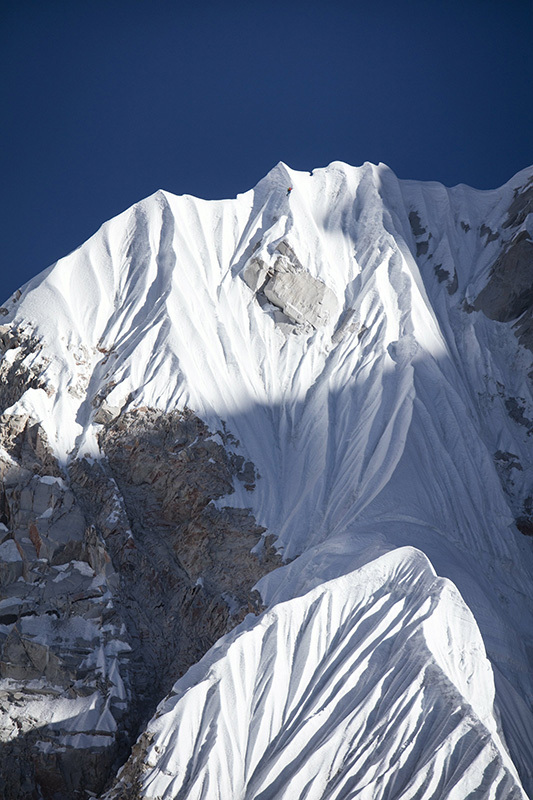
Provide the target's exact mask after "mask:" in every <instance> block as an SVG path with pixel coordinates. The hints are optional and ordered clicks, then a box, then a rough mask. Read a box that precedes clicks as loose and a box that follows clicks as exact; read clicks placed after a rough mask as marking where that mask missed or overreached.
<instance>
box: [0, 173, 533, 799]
mask: <svg viewBox="0 0 533 800" xmlns="http://www.w3.org/2000/svg"><path fill="white" fill-rule="evenodd" d="M528 177H529V173H527V172H524V173H520V174H519V175H518V176H516V177H515V178H514V179H513V180H512V181H510V182H509V184H507V185H506V186H504V187H502V188H501V189H499V190H495V191H492V192H477V191H475V190H472V189H468V188H467V187H456V188H455V189H445V188H444V187H442V186H441V185H439V184H419V183H416V182H409V181H398V180H397V179H396V177H395V176H394V175H393V174H392V173H391V172H390V170H388V169H387V168H386V167H385V166H383V165H380V166H379V167H375V166H373V165H370V164H365V165H364V166H363V167H361V168H352V167H349V166H347V165H345V164H341V163H334V164H331V165H330V166H329V167H327V168H325V169H320V170H315V171H314V172H313V173H312V174H308V173H299V172H295V171H293V170H290V169H289V168H287V167H285V165H283V164H280V165H278V166H277V167H276V168H275V169H274V170H272V172H271V173H269V175H267V176H266V178H264V179H263V180H262V181H261V182H260V183H259V184H258V186H257V187H256V188H255V189H254V190H252V191H249V192H247V193H245V194H243V195H239V196H238V197H237V198H236V199H235V200H227V201H216V202H215V201H213V202H206V201H202V200H197V199H195V198H192V197H187V196H185V197H175V196H173V195H170V194H168V193H164V192H158V193H156V194H155V195H154V196H152V197H150V198H148V199H147V200H144V201H142V202H141V203H139V204H137V205H136V206H134V207H133V208H132V209H130V210H129V211H127V212H125V213H123V214H121V215H120V216H119V217H117V218H115V219H113V220H111V221H110V222H109V223H106V224H105V225H104V226H103V227H102V229H101V230H100V231H99V232H98V233H97V234H95V236H93V237H92V238H91V239H90V240H89V241H88V242H87V243H86V244H85V245H83V246H82V247H81V248H80V249H79V250H77V251H75V252H74V253H72V254H70V255H69V256H67V257H66V258H64V259H62V260H61V261H59V262H58V263H57V264H56V265H55V266H54V267H52V268H51V269H50V270H49V271H48V272H47V273H45V274H44V275H42V276H39V277H38V278H36V279H35V280H34V281H32V282H30V284H28V285H27V286H26V287H24V290H23V293H22V297H21V298H20V300H18V301H17V302H11V301H10V302H9V303H8V304H7V308H8V311H9V314H8V316H6V317H5V319H4V320H2V322H4V323H7V324H9V323H11V321H13V322H14V323H16V324H23V325H26V326H28V325H29V326H30V327H31V328H32V329H33V330H34V331H35V332H36V333H37V335H39V336H41V337H42V338H43V340H44V342H45V349H44V350H43V351H41V353H40V354H37V355H36V356H35V359H40V360H41V370H42V371H43V374H44V377H45V378H46V380H47V381H48V392H45V391H44V390H43V389H32V390H30V391H28V392H26V394H25V395H24V396H23V397H22V399H21V400H20V401H19V402H18V403H17V404H16V405H15V406H13V407H12V408H11V409H10V412H12V413H20V412H23V411H26V412H30V413H32V415H34V416H36V417H37V418H38V419H40V420H42V423H43V425H44V427H45V429H46V431H47V433H48V437H49V439H50V442H51V443H52V446H53V447H54V448H55V450H56V452H57V454H58V455H59V456H60V458H63V459H66V458H68V457H75V456H83V455H89V456H91V457H94V458H97V457H98V456H99V450H98V444H97V438H96V434H97V431H98V429H99V425H98V424H96V423H95V421H94V415H95V408H94V405H93V400H94V399H95V398H98V397H102V396H103V395H105V397H106V403H107V404H108V405H109V406H111V407H114V408H117V409H118V408H123V409H126V408H128V409H130V408H132V407H136V406H143V405H146V406H154V407H156V408H159V409H162V410H169V409H174V408H183V407H184V406H188V407H190V408H191V409H192V410H194V412H196V413H197V414H198V415H199V416H200V417H202V418H203V419H204V420H205V421H206V422H207V424H208V425H210V426H212V427H213V429H217V428H220V427H221V425H222V421H224V423H225V424H226V425H227V428H228V430H229V431H230V432H231V433H233V434H234V436H235V437H236V438H237V439H238V440H239V442H240V446H241V449H242V453H243V454H244V455H245V456H246V457H247V458H249V459H251V460H252V461H253V462H254V464H255V465H256V467H257V469H258V472H259V474H260V475H261V478H260V480H258V482H257V487H256V489H255V491H254V492H253V493H252V494H250V493H249V492H247V491H245V489H244V488H243V487H242V486H240V485H239V486H236V487H235V489H236V490H235V493H234V494H233V495H231V496H230V497H229V498H225V499H224V501H223V503H224V504H228V503H229V504H232V505H236V506H243V507H248V506H251V507H252V509H253V512H254V514H255V516H256V519H257V521H258V522H259V523H260V524H261V525H264V526H265V527H266V528H267V532H269V533H273V534H275V535H276V536H277V537H278V540H277V545H278V547H279V549H280V551H281V552H282V553H283V554H284V555H285V556H286V557H287V559H294V558H296V557H297V556H298V558H296V560H295V561H293V562H292V563H291V564H289V565H288V566H286V567H283V568H282V569H280V570H277V571H276V572H274V573H272V574H271V575H269V576H267V577H266V578H264V579H263V580H262V582H261V583H260V585H259V589H260V591H261V592H262V595H263V598H264V601H265V602H266V603H267V604H270V605H271V607H272V608H275V607H276V604H277V603H278V602H280V601H286V600H290V599H292V598H295V597H297V596H303V595H304V594H306V592H308V591H309V590H310V589H313V588H315V587H319V586H320V585H321V584H322V583H323V582H324V581H327V580H332V579H335V578H338V577H339V576H342V575H345V574H347V573H349V572H352V571H353V570H355V569H357V568H359V567H360V566H361V565H363V564H365V563H367V562H371V561H372V560H373V559H375V558H377V557H378V556H380V555H382V554H383V553H386V552H388V551H390V550H393V549H394V548H397V547H403V546H405V545H412V546H415V547H416V548H418V549H420V550H421V551H423V552H424V553H425V554H426V556H427V557H428V558H429V559H430V561H431V563H432V564H433V566H434V567H435V569H436V571H437V573H438V574H439V575H442V576H446V577H447V578H450V579H451V580H452V581H453V582H454V583H455V585H456V586H457V587H458V589H459V591H460V592H461V594H462V596H463V598H464V599H465V601H466V603H467V605H468V606H469V608H470V609H471V611H472V612H473V614H474V617H475V619H476V622H477V624H478V625H479V627H480V629H481V634H482V636H483V639H484V642H485V646H486V648H487V653H488V656H489V659H490V661H491V663H492V666H493V668H494V669H495V677H496V704H497V707H498V709H499V713H500V714H501V718H502V723H503V729H504V732H505V735H506V737H507V744H508V746H509V747H510V750H511V753H512V755H513V758H514V759H515V762H516V763H517V764H518V765H519V767H520V769H521V774H522V775H526V774H527V772H528V769H529V770H530V765H531V764H532V763H533V718H532V716H531V705H532V702H533V682H532V679H531V670H530V666H529V663H528V657H527V648H528V647H531V646H532V645H533V641H532V639H533V620H532V616H531V608H532V605H531V594H532V591H533V581H532V578H533V574H532V573H533V569H532V567H533V563H532V561H533V560H532V555H531V548H530V542H529V541H528V540H526V539H524V538H523V537H522V536H520V535H519V534H517V532H516V529H515V528H514V527H513V525H512V523H513V519H514V517H515V516H516V514H517V511H516V509H517V507H518V504H520V503H521V502H522V501H523V500H524V499H525V498H526V496H527V494H528V491H529V487H530V486H531V480H532V479H533V474H532V468H531V466H530V465H531V463H533V460H532V459H531V440H530V438H529V429H528V428H527V426H526V425H524V424H523V423H521V422H520V420H518V421H517V416H516V415H515V418H514V419H513V418H512V417H511V416H510V415H509V413H508V409H509V402H511V400H513V399H514V400H515V401H516V402H518V403H519V406H520V408H521V409H522V412H523V417H524V419H526V420H531V419H533V401H532V397H531V389H530V383H529V380H527V379H526V377H525V376H526V375H527V372H528V371H530V370H531V368H532V366H533V365H532V363H531V361H532V359H531V354H530V353H529V352H528V351H525V350H523V349H521V348H520V347H519V346H518V343H517V341H516V338H515V337H514V334H513V331H512V328H511V326H510V325H509V324H501V323H497V322H493V321H491V320H489V319H487V318H486V317H484V316H483V314H481V313H479V312H474V313H467V311H465V310H464V309H465V304H471V303H472V302H473V300H474V299H475V298H476V296H477V295H478V293H479V291H480V290H481V289H482V288H483V286H484V285H485V283H486V281H487V279H488V275H489V272H490V266H491V264H492V263H494V260H495V259H496V257H497V254H498V252H499V251H500V249H501V247H502V242H505V240H506V237H507V238H509V236H510V234H509V232H508V229H506V228H505V227H504V223H505V220H506V213H507V209H508V208H509V205H510V204H511V202H512V200H513V192H514V190H515V189H517V187H520V186H522V185H524V184H525V183H526V180H527V178H528ZM289 185H292V186H293V187H294V188H293V192H292V194H291V195H290V196H287V193H286V188H287V186H289ZM527 224H528V221H527V220H526V221H525V223H524V225H525V228H526V229H527ZM483 226H484V227H483ZM485 228H487V229H488V230H489V231H490V233H489V234H487V233H484V232H483V231H485ZM496 233H497V234H498V237H496ZM280 245H282V247H281V250H280ZM286 245H288V246H289V248H290V253H292V257H293V262H294V261H296V262H297V263H298V268H301V269H302V270H303V271H304V272H306V273H309V274H310V275H311V276H312V277H313V278H315V279H318V280H319V281H321V282H323V283H324V284H325V285H326V286H327V288H328V289H329V290H331V292H333V293H334V295H335V297H336V299H337V303H338V312H336V313H334V314H332V315H331V316H330V318H329V321H327V323H326V324H325V325H324V326H323V327H320V328H316V329H315V328H313V327H311V326H308V327H307V328H306V327H301V328H300V329H293V328H292V327H291V325H290V320H288V319H287V318H285V317H283V315H281V312H280V311H279V310H277V309H276V308H275V307H274V306H271V305H269V304H265V298H261V297H260V296H256V294H255V293H254V292H253V291H252V290H251V289H250V287H249V285H248V284H247V283H246V282H245V281H244V280H243V273H244V272H245V269H246V267H247V265H249V264H250V261H251V260H252V259H253V258H255V259H260V260H261V261H262V262H263V263H264V264H265V265H266V267H267V268H274V266H275V263H276V259H278V258H279V255H280V252H282V251H284V247H285V246H286ZM466 307H468V306H466ZM332 308H333V306H332ZM532 426H533V423H532ZM496 451H498V452H504V453H507V454H508V455H513V456H516V460H517V462H518V463H519V464H520V467H521V469H519V468H518V467H516V469H515V470H514V472H513V475H512V480H510V481H509V482H508V485H507V487H506V488H507V494H506V493H505V492H504V490H503V489H502V483H501V481H500V478H499V476H498V473H497V470H496V467H495V462H494V453H495V452H496ZM402 552H403V551H402ZM355 574H358V573H355ZM442 602H447V601H442ZM259 629H261V628H258V630H259ZM452 639H453V637H452ZM452 639H450V642H449V644H447V645H442V646H445V647H447V648H448V650H449V652H450V653H454V652H455V650H454V648H455V644H454V643H453V642H452ZM435 646H436V645H435ZM439 646H441V645H439ZM434 655H435V653H433V654H432V657H433V656H434ZM450 657H452V656H450ZM221 664H222V661H221ZM479 668H480V669H481V667H479ZM220 669H222V670H223V666H221V667H220ZM231 669H233V668H232V667H230V666H229V662H228V670H231ZM243 669H244V666H243ZM213 691H215V690H213ZM458 691H460V692H462V691H463V690H462V689H459V690H458ZM272 702H273V703H274V704H275V703H276V698H275V694H273V695H272ZM276 713H281V711H278V712H276ZM326 716H327V714H326ZM422 716H423V714H422ZM489 727H490V726H489ZM354 742H355V739H354ZM169 746H170V745H169ZM498 752H499V751H498ZM221 757H222V756H221ZM280 763H281V762H280ZM332 763H333V762H332ZM461 763H462V762H461ZM528 765H529V766H528ZM489 783H490V781H489ZM265 785H266V784H265ZM265 791H266V790H265ZM184 796H185V795H184ZM187 796H188V795H187ZM191 796H193V795H191ZM194 796H196V795H194ZM198 796H201V795H198ZM221 796H222V795H221ZM236 796H237V795H236ZM251 796H255V795H250V797H251ZM258 796H259V795H258ZM266 796H267V795H266V794H265V797H266ZM268 796H276V797H277V796H280V797H281V796H282V795H281V794H279V795H276V794H275V793H274V794H271V795H268ZM331 796H332V797H334V796H337V795H334V794H332V795H331ZM338 796H339V797H342V796H343V795H342V794H341V795H338ZM361 796H365V795H361ZM376 796H378V795H376ZM379 796H381V795H379ZM382 796H383V797H389V796H390V797H392V796H400V795H394V794H390V795H387V794H386V793H384V794H383V795H382ZM405 796H406V797H407V796H410V795H405ZM421 796H422V795H421ZM423 796H427V797H430V796H436V795H431V794H427V795H423ZM452 796H454V797H462V796H464V795H461V794H457V795H452V794H450V797H452ZM480 796H481V795H480ZM488 796H492V795H490V794H487V797H488ZM494 796H497V795H494ZM501 796H502V797H503V796H504V795H501Z"/></svg>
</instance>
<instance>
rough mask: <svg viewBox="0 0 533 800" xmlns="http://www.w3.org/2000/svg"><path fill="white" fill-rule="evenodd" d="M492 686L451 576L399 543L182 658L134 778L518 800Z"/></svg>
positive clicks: (317, 796) (162, 791)
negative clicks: (184, 667)
mask: <svg viewBox="0 0 533 800" xmlns="http://www.w3.org/2000/svg"><path fill="white" fill-rule="evenodd" d="M493 696H494V689H493V679H492V672H491V669H490V665H489V663H488V661H487V660H486V658H485V653H484V648H483V642H482V640H481V637H480V635H479V632H478V630H477V627H476V624H475V621H474V619H473V617H472V615H471V613H470V612H469V611H468V609H467V608H466V606H465V604H464V603H463V601H462V599H461V597H460V595H459V594H458V592H457V590H456V589H455V587H454V586H453V584H451V583H450V582H449V581H445V580H442V579H440V578H437V577H436V576H435V574H434V572H433V570H432V569H431V567H430V565H429V562H428V561H427V559H426V558H425V557H424V556H423V555H422V554H421V553H420V552H419V551H416V550H414V549H412V548H402V549H399V550H397V551H396V552H395V553H390V554H388V555H385V556H382V557H381V558H378V559H376V560H374V561H372V562H371V563H370V564H368V565H367V566H365V567H362V568H361V569H359V570H358V571H356V572H353V573H350V574H348V575H345V576H343V577H341V578H337V579H335V580H333V581H330V582H328V583H325V584H322V585H321V586H320V587H318V588H317V589H314V590H313V591H311V592H309V593H308V594H306V595H304V596H303V597H301V598H298V599H296V600H289V601H287V602H285V603H280V604H278V605H277V606H275V607H274V608H273V609H272V610H271V611H269V612H267V613H265V614H264V615H263V617H262V618H261V619H260V620H255V619H250V618H249V619H248V624H246V623H245V624H244V625H242V626H241V628H240V629H239V630H238V631H236V632H235V633H234V634H233V635H231V636H228V637H226V639H225V640H224V641H223V642H221V644H220V646H219V647H218V648H214V649H213V651H212V652H211V653H209V654H208V655H207V656H206V657H204V659H202V661H201V662H200V663H199V664H198V665H197V666H196V667H194V668H192V669H191V670H190V671H189V673H188V674H187V675H186V676H185V677H184V678H183V679H182V680H181V681H179V682H178V683H177V684H176V686H175V687H174V692H173V694H172V695H171V696H170V697H169V698H168V699H167V700H166V701H165V702H164V703H162V704H161V705H160V707H159V709H158V712H157V715H156V717H155V718H154V720H152V722H151V723H150V724H149V726H148V729H147V734H148V736H149V737H150V744H149V746H148V747H147V750H146V752H145V753H144V754H143V759H142V766H141V765H140V764H139V765H138V766H139V769H140V774H141V775H142V778H141V785H142V792H143V795H144V796H145V797H147V798H158V799H159V800H166V799H167V798H168V799H169V800H170V798H176V797H187V798H190V800H212V799H213V798H229V797H231V798H242V800H253V799H257V800H259V798H266V797H269V798H277V799H278V798H279V800H281V798H287V800H289V798H295V797H305V798H308V800H333V798H335V799H336V800H337V799H338V798H348V797H360V798H368V799H369V800H370V799H371V800H385V799H386V798H395V800H396V799H397V798H402V800H407V798H411V799H413V800H414V798H416V799H417V800H431V798H437V797H438V798H439V800H444V798H465V797H470V796H475V797H480V798H482V797H483V798H485V797H486V798H488V797H491V798H502V800H510V798H516V800H518V798H524V797H525V795H524V793H523V792H522V790H521V788H520V783H519V780H518V777H517V775H516V772H515V769H514V767H513V765H512V762H511V760H510V758H509V756H508V754H507V753H506V751H505V748H504V747H503V746H502V743H501V741H500V739H499V736H498V733H497V729H496V725H495V722H494V717H493V715H492V702H493ZM127 786H128V771H127V770H125V772H124V774H123V779H122V784H121V785H120V788H121V789H122V791H124V790H126V791H127ZM117 788H118V787H117Z"/></svg>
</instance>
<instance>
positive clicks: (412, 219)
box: [409, 211, 427, 236]
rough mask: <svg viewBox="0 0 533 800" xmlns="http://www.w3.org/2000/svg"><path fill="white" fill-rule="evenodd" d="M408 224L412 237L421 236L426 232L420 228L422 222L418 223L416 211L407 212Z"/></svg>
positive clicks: (418, 217)
mask: <svg viewBox="0 0 533 800" xmlns="http://www.w3.org/2000/svg"><path fill="white" fill-rule="evenodd" d="M409 224H410V226H411V230H412V231H413V235H414V236H423V235H424V234H425V232H426V230H427V229H426V228H424V227H423V226H422V222H421V221H420V215H419V214H418V212H417V211H410V212H409Z"/></svg>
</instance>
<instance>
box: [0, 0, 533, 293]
mask: <svg viewBox="0 0 533 800" xmlns="http://www.w3.org/2000/svg"><path fill="white" fill-rule="evenodd" d="M0 76H1V77H0V81H1V92H2V96H1V104H2V110H3V125H2V128H1V131H2V133H1V136H2V140H3V141H2V146H1V148H0V159H1V165H0V166H1V171H0V175H1V184H0V186H1V188H0V192H1V203H2V205H1V208H0V213H1V215H2V216H1V219H2V248H1V261H0V281H1V285H0V293H1V295H2V297H1V298H0V301H1V300H2V299H6V298H7V297H8V296H9V295H10V294H11V292H12V291H14V290H15V289H16V288H17V287H18V286H19V285H21V284H22V283H24V282H25V281H26V280H28V279H29V278H30V277H32V276H33V275H35V274H36V273H37V272H39V271H40V270H42V269H44V268H45V267H46V266H48V265H49V264H50V263H52V262H53V261H55V260H56V259H58V258H60V257H61V256H63V255H65V254H66V253H68V252H69V251H70V250H72V249H73V248H75V247H77V246H78V245H79V244H81V243H82V242H83V241H84V240H85V239H87V238H88V237H89V236H90V235H91V234H92V233H94V231H95V230H96V229H97V228H98V227H99V226H100V225H101V224H102V222H104V221H105V220H106V219H109V218H110V217H111V216H114V215H115V214H117V213H119V212H120V211H123V210H124V209H125V208H127V207H128V206H130V205H132V204H133V203H134V202H136V201H137V200H140V199H141V198H142V197H145V196H147V195H149V194H151V193H152V192H154V191H155V190H156V189H158V188H164V189H168V190H169V191H171V192H175V193H176V194H182V193H187V194H194V195H197V196H200V197H204V198H220V197H232V196H235V195H236V194H237V193H238V192H241V191H245V190H247V189H249V188H251V187H252V186H254V185H255V183H257V181H258V180H260V178H261V177H263V175H264V174H265V173H266V172H268V170H269V169H270V168H271V167H273V166H274V165H275V164H276V163H277V162H278V161H280V160H282V161H285V162H286V163H288V164H289V165H290V166H292V167H294V168H296V169H309V170H310V169H313V168H315V167H320V166H324V165H326V164H328V163H329V162H330V161H333V160H342V161H347V162H348V163H350V164H355V165H359V164H361V163H363V162H364V161H374V162H378V161H384V162H385V163H387V164H388V165H389V166H390V167H391V168H392V169H393V170H394V171H395V172H396V174H397V175H398V176H399V177H401V178H416V179H422V180H439V181H442V182H443V183H445V184H446V185H454V184H456V183H468V184H470V185H473V186H476V187H477V188H482V189H483V188H493V187H495V186H498V185H500V184H501V183H503V182H505V181H506V180H507V179H509V178H510V177H511V176H512V175H513V174H514V173H515V172H517V171H518V170H520V169H522V168H524V167H526V166H529V165H530V164H532V163H533V14H532V3H531V2H529V1H528V0H462V2H455V0H411V1H409V0H364V2H363V1H361V2H358V0H352V2H335V0H330V2H313V0H306V1H305V2H291V0H286V2H283V3H282V2H277V1H276V0H270V1H269V2H266V0H265V2H257V1H256V0H247V1H246V2H232V0H226V2H202V0H196V1H194V0H190V2H180V0H174V1H173V2H170V1H169V2H163V1H162V0H144V1H143V0H128V2H126V1H125V0H124V1H123V2H122V1H121V0H116V1H114V0H106V1H105V2H99V0H92V2H81V0H80V2H77V0H68V2H67V1H65V2H54V0H45V1H44V2H43V0H39V2H34V3H32V2H26V1H25V0H15V1H11V2H10V1H8V2H6V0H4V2H3V3H2V5H1V7H0Z"/></svg>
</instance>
